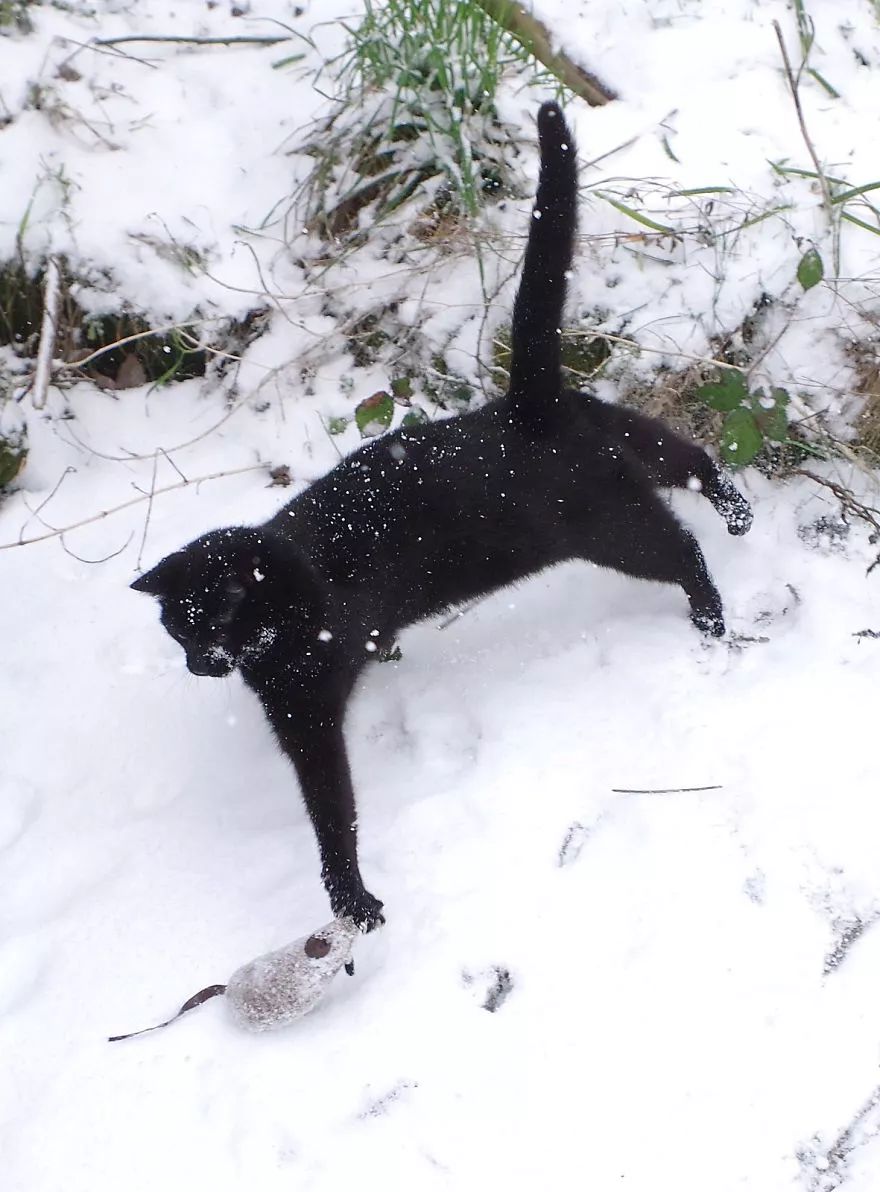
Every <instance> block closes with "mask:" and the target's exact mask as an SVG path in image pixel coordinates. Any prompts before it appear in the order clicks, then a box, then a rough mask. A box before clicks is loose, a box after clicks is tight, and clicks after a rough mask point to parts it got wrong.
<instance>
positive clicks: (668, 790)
mask: <svg viewBox="0 0 880 1192" xmlns="http://www.w3.org/2000/svg"><path fill="white" fill-rule="evenodd" d="M721 789H722V787H721V785H720V783H719V784H718V785H717V786H668V787H657V788H656V789H654V788H652V789H651V790H627V789H625V788H623V787H617V786H612V788H611V793H612V794H613V795H689V794H693V793H694V792H695V791H720V790H721Z"/></svg>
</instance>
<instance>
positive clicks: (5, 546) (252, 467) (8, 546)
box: [0, 464, 268, 550]
mask: <svg viewBox="0 0 880 1192" xmlns="http://www.w3.org/2000/svg"><path fill="white" fill-rule="evenodd" d="M267 468H268V465H267V464H248V465H247V466H246V467H243V468H230V469H229V471H227V472H212V473H211V474H210V475H208V476H194V477H193V478H192V479H191V480H179V481H178V482H177V483H176V484H166V485H165V487H164V488H157V489H156V490H155V491H154V492H152V493H141V494H140V495H139V496H137V497H132V499H131V500H130V501H123V502H122V504H121V505H114V506H113V508H112V509H102V510H101V512H100V513H96V514H94V516H92V517H85V518H83V520H82V521H78V522H73V523H72V524H71V525H69V526H61V527H60V528H58V529H54V530H51V531H50V532H49V533H48V534H37V535H35V536H34V537H33V538H19V539H18V541H17V542H0V550H12V549H13V548H14V547H16V546H30V545H31V544H32V543H34V542H45V541H46V539H48V538H59V537H60V536H61V535H62V534H69V533H70V531H71V530H78V529H80V528H81V527H82V526H90V525H92V524H94V522H99V521H102V520H103V519H104V518H105V517H110V516H111V515H112V514H114V513H120V512H121V511H122V510H123V509H129V508H130V507H131V506H132V505H139V504H140V503H141V502H142V501H149V500H152V498H154V497H159V496H162V495H163V494H164V493H170V492H173V491H174V490H175V489H179V488H189V487H191V486H192V485H196V486H198V485H200V484H205V483H206V482H207V481H208V480H222V479H223V478H224V477H226V476H240V475H241V474H242V473H243V472H257V471H265V470H266V469H267ZM29 512H31V513H32V512H33V510H30V511H29Z"/></svg>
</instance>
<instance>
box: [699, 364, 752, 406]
mask: <svg viewBox="0 0 880 1192" xmlns="http://www.w3.org/2000/svg"><path fill="white" fill-rule="evenodd" d="M748 395H749V391H748V389H747V388H746V379H745V377H744V376H743V375H742V373H740V372H734V371H733V369H731V370H730V371H726V370H725V372H723V373H722V374H721V380H720V381H710V382H709V383H708V384H706V385H701V386H700V387H699V389H698V390H697V397H698V398H699V399H700V401H704V402H705V403H706V405H707V406H711V407H712V409H713V410H721V411H722V412H723V413H727V412H728V411H729V410H735V409H736V408H737V406H741V405H742V403H743V402H744V401H745V400H746V398H747V397H748Z"/></svg>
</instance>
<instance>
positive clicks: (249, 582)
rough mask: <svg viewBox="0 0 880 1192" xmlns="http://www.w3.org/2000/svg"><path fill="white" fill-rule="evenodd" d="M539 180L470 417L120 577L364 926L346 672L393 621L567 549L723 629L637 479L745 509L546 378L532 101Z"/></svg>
mask: <svg viewBox="0 0 880 1192" xmlns="http://www.w3.org/2000/svg"><path fill="white" fill-rule="evenodd" d="M538 132H539V137H540V145H541V174H540V181H539V185H538V194H537V199H536V203H535V208H534V212H533V216H534V218H533V219H532V222H531V227H530V232H529V241H528V247H527V250H526V257H525V265H524V269H523V276H522V280H521V282H520V288H519V292H518V294H517V298H516V304H515V307H514V316H513V354H512V368H511V379H510V389H509V392H508V393H507V395H506V396H505V397H503V398H501V399H500V400H498V401H495V402H493V403H491V404H490V405H487V406H484V407H483V408H482V409H480V410H479V411H477V412H475V413H469V414H464V415H461V416H460V417H456V418H450V419H448V420H447V421H442V422H434V423H431V424H428V425H425V426H420V427H417V428H414V429H406V430H403V429H401V430H397V431H394V432H392V433H390V434H387V435H385V436H384V437H382V438H380V439H376V440H373V441H372V442H370V443H368V444H366V445H365V446H363V447H361V448H360V449H359V450H358V451H356V452H354V453H353V454H352V455H350V456H349V457H348V458H346V459H344V460H343V461H342V462H341V463H340V464H338V465H337V467H335V468H334V469H333V470H332V471H331V472H330V473H328V474H327V475H326V476H324V477H323V478H322V479H321V480H318V481H317V482H316V483H314V484H312V485H311V486H310V487H309V488H307V489H306V490H305V491H304V492H302V493H301V494H300V495H299V496H297V497H296V498H294V500H293V501H291V502H290V504H289V505H287V506H286V507H285V508H284V509H282V510H281V511H280V512H279V513H278V514H277V515H276V516H275V517H273V518H271V519H270V520H269V521H268V522H266V523H265V524H264V525H261V526H257V527H254V528H246V527H241V526H237V527H234V528H231V529H225V530H215V531H213V532H212V533H210V534H206V535H205V536H204V537H202V538H199V539H197V540H196V541H195V542H192V543H190V544H189V545H188V546H186V547H184V548H183V549H182V550H181V551H178V552H177V553H176V554H173V555H170V556H169V557H168V558H166V559H163V560H162V562H161V563H159V564H158V565H157V566H156V567H154V568H153V570H152V571H150V572H148V573H147V574H146V575H143V576H142V577H141V578H140V579H138V580H136V581H135V583H134V584H132V587H133V588H135V589H136V590H138V591H142V592H149V593H150V594H151V595H153V596H157V597H158V598H159V599H160V600H161V602H162V623H163V624H164V626H165V628H166V629H167V630H168V632H169V633H170V634H171V635H172V637H174V638H175V640H176V641H178V642H179V643H180V644H181V645H182V646H183V648H184V649H185V650H186V661H187V666H188V667H189V669H190V670H191V671H192V672H193V673H194V674H197V675H225V674H228V673H229V672H230V671H231V670H232V669H233V668H234V667H236V666H237V667H238V668H239V670H240V672H241V674H242V676H243V677H244V680H245V682H246V683H247V684H248V686H250V687H251V688H253V690H254V691H255V692H256V693H257V695H258V696H259V698H260V701H261V702H262V705H263V708H264V709H265V711H266V715H267V716H268V718H269V721H270V723H271V725H272V728H273V729H274V732H275V735H276V736H277V738H278V741H279V742H280V744H281V747H282V749H283V750H284V752H285V753H286V754H287V756H288V757H289V758H290V760H291V762H292V763H293V765H294V767H295V769H296V773H297V776H298V778H299V782H300V786H301V788H302V793H303V796H304V798H305V802H306V806H307V808H308V811H309V815H310V817H311V820H312V823H313V825H314V828H315V832H316V834H317V837H318V844H319V846H320V852H321V860H322V876H323V880H324V884H325V886H326V888H327V891H328V894H329V896H330V902H331V904H332V906H333V910H334V912H335V913H336V914H337V915H351V916H352V917H353V918H354V919H355V920H356V921H357V923H358V924H359V926H360V927H361V928H362V929H363V930H369V929H370V928H372V927H374V926H375V925H376V924H377V923H378V922H381V921H382V915H381V908H382V903H381V902H379V901H378V900H377V899H376V898H374V897H373V895H372V894H370V893H369V892H368V891H367V890H366V889H365V887H364V884H363V881H362V879H361V874H360V870H359V868H358V857H357V838H356V812H355V796H354V790H353V787H352V780H351V774H350V771H349V765H348V757H347V753H346V747H345V741H344V738H343V722H344V718H345V709H346V704H347V702H348V699H349V696H350V694H351V691H352V687H353V685H354V683H355V680H356V678H357V676H358V674H359V673H360V671H361V669H362V668H363V666H364V665H365V664H366V663H367V662H368V661H370V660H371V659H373V658H375V657H376V656H377V655H378V654H379V653H380V652H381V651H382V650H384V649H387V648H389V647H390V646H392V645H393V643H394V641H395V638H396V636H397V634H398V633H399V632H400V630H401V629H403V628H404V627H405V626H407V625H410V624H412V623H413V622H415V621H418V620H420V619H422V618H424V617H429V616H431V615H433V614H435V613H438V612H440V611H441V610H443V609H446V608H448V607H449V606H454V605H459V604H461V603H463V602H465V601H467V600H470V599H472V598H473V597H475V596H479V595H481V594H483V593H486V592H491V591H493V590H494V589H497V588H501V587H503V586H504V585H505V584H510V583H512V582H513V581H515V580H521V579H523V578H525V577H526V576H529V575H532V574H533V573H534V572H537V571H540V570H542V569H543V568H545V567H550V566H552V565H553V564H555V563H559V562H562V561H563V560H567V559H576V558H580V559H587V560H590V561H591V562H593V563H598V564H600V565H601V566H603V567H612V568H615V569H616V570H618V571H623V572H625V573H627V574H629V575H633V576H638V577H641V578H644V579H653V580H662V581H665V582H667V583H672V584H678V585H679V586H680V587H681V588H682V589H683V591H684V593H685V595H686V596H687V598H688V601H689V602H690V610H691V618H692V620H693V621H694V623H695V624H696V625H697V626H698V628H700V629H701V630H703V631H704V632H706V633H710V634H713V635H716V636H717V635H720V634H721V633H723V632H724V622H723V618H722V610H721V600H720V598H719V596H718V593H717V591H716V589H715V586H714V584H713V583H712V580H711V578H710V576H709V573H708V571H707V570H706V564H705V562H704V560H703V556H702V553H701V551H700V548H699V546H698V545H697V543H696V541H695V539H694V538H693V537H692V535H691V534H690V533H689V532H688V531H687V530H686V529H684V528H683V527H682V526H681V525H680V524H679V522H678V521H677V520H676V519H675V517H674V516H673V515H672V513H671V512H670V511H669V509H668V508H667V506H666V505H665V504H664V503H663V502H662V501H661V500H660V498H659V497H658V496H657V495H656V493H655V487H665V486H674V487H683V486H686V485H688V484H691V485H693V484H694V482H695V481H697V482H699V485H700V486H701V488H702V492H703V494H704V495H705V496H706V497H707V498H708V499H709V500H710V501H711V502H712V504H713V505H714V506H715V508H716V509H717V510H718V512H719V513H720V514H721V515H722V516H723V517H724V518H725V520H726V521H727V524H728V529H729V530H730V532H731V533H732V534H741V533H744V532H745V531H746V530H747V529H748V527H749V524H750V521H751V511H750V509H749V506H748V504H747V503H746V502H745V500H744V499H743V498H742V497H741V496H740V494H739V493H738V492H737V490H736V489H735V488H734V487H733V485H732V484H731V482H730V481H729V480H728V479H727V478H726V477H724V476H723V475H722V474H721V473H720V472H719V471H718V469H717V468H716V467H715V464H714V463H713V462H712V460H711V459H710V458H709V457H708V456H707V455H706V454H705V452H704V451H702V450H701V449H700V448H699V447H695V446H693V445H692V444H690V443H687V442H685V441H684V440H682V439H681V438H679V437H677V436H676V435H674V434H673V433H672V432H671V431H669V430H668V429H667V428H666V427H665V426H664V425H663V424H662V423H660V422H657V421H655V420H653V419H649V418H645V417H643V416H642V415H640V414H636V413H634V412H632V411H630V410H623V409H619V408H617V407H615V406H611V405H607V404H605V403H603V402H601V401H599V400H597V399H596V398H594V397H591V396H589V395H588V394H584V393H576V392H573V391H571V390H566V389H563V388H562V385H561V380H560V364H559V327H560V326H561V318H562V308H563V303H564V300H565V288H566V287H565V281H566V273H567V271H568V269H569V268H570V266H571V258H572V246H573V240H574V232H575V202H576V165H575V147H574V142H573V139H572V136H571V132H570V130H569V129H568V127H567V126H566V124H565V121H564V120H563V117H562V113H561V112H560V110H559V108H558V107H557V106H556V105H555V104H544V105H543V107H542V108H541V110H540V112H539V113H538Z"/></svg>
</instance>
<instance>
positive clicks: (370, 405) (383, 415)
mask: <svg viewBox="0 0 880 1192" xmlns="http://www.w3.org/2000/svg"><path fill="white" fill-rule="evenodd" d="M393 417H394V398H393V397H392V396H391V394H390V393H388V392H386V390H384V389H380V390H379V392H378V393H373V394H371V396H370V397H365V398H364V400H363V401H362V402H361V403H360V404H359V405H357V406H355V410H354V420H355V422H356V423H357V428H358V430H359V431H360V432H361V434H362V435H363V436H364V438H371V437H372V436H373V435H379V434H381V433H382V431H383V430H385V429H386V428H387V427H389V426H390V425H391V419H392V418H393Z"/></svg>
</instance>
